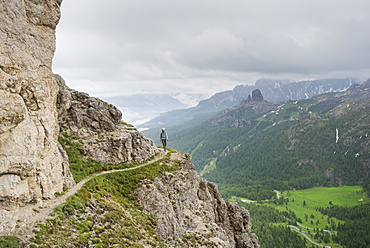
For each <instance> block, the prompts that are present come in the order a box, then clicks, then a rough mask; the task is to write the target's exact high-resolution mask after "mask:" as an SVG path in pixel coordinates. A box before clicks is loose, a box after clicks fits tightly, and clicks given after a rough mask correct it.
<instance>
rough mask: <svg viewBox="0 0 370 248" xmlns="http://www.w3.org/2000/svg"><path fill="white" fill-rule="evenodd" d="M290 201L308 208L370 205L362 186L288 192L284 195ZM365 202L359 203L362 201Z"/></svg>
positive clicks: (317, 188)
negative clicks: (304, 203) (304, 204)
mask: <svg viewBox="0 0 370 248" xmlns="http://www.w3.org/2000/svg"><path fill="white" fill-rule="evenodd" d="M283 196H284V197H287V198H289V200H290V201H292V200H293V199H294V202H295V203H298V204H303V201H305V202H306V208H316V207H328V206H330V204H329V203H330V202H331V204H332V205H338V206H348V207H353V206H357V205H360V204H362V203H369V202H370V200H369V198H368V197H367V196H365V195H364V194H363V190H362V187H361V186H342V187H330V188H329V187H316V188H311V189H305V190H294V191H288V192H286V193H284V194H283ZM361 198H362V199H363V200H364V201H363V202H361V201H359V200H360V199H361Z"/></svg>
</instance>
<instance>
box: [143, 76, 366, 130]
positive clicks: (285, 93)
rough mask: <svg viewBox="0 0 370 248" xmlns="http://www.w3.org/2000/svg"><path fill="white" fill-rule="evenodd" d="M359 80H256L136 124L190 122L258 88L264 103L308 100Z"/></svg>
mask: <svg viewBox="0 0 370 248" xmlns="http://www.w3.org/2000/svg"><path fill="white" fill-rule="evenodd" d="M361 82H362V81H361V80H360V79H356V78H344V79H320V80H313V81H299V82H295V81H289V80H270V79H260V80H257V81H256V83H255V85H238V86H236V87H235V88H234V89H233V90H229V91H223V92H219V93H216V94H214V95H213V96H212V97H210V98H209V99H206V100H203V101H201V102H199V104H198V105H197V106H196V107H192V108H186V109H177V110H172V111H169V112H166V113H162V114H161V115H160V116H158V117H156V118H154V119H152V120H150V121H148V122H145V123H143V124H140V125H138V127H139V128H145V129H148V128H155V127H159V126H167V125H169V124H174V123H178V122H182V121H185V120H189V119H192V118H193V117H194V116H196V115H199V114H204V113H211V112H217V111H220V110H223V109H227V108H230V107H233V106H237V105H239V104H240V103H241V102H242V101H243V100H245V99H246V98H247V97H248V95H250V94H251V92H252V91H253V90H255V89H259V90H260V91H261V92H262V94H263V97H264V99H265V100H267V101H269V102H278V101H286V100H298V99H308V98H310V97H312V96H314V95H318V94H322V93H327V92H337V91H344V90H346V89H348V88H349V87H350V86H351V85H353V84H359V83H361Z"/></svg>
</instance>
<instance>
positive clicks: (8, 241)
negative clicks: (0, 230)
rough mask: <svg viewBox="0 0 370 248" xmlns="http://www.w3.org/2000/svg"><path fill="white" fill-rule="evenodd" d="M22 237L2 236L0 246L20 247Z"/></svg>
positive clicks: (8, 247)
mask: <svg viewBox="0 0 370 248" xmlns="http://www.w3.org/2000/svg"><path fill="white" fill-rule="evenodd" d="M20 241H21V239H19V238H17V237H13V236H0V247H7V248H18V247H19V242H20Z"/></svg>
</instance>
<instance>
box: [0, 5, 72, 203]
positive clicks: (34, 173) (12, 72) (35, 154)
mask: <svg viewBox="0 0 370 248" xmlns="http://www.w3.org/2000/svg"><path fill="white" fill-rule="evenodd" d="M60 3H61V1H56V0H50V1H30V0H13V1H1V2H0V9H1V15H0V23H1V25H0V40H1V43H0V50H1V53H0V205H1V208H3V209H5V208H6V209H11V208H13V207H15V206H18V205H23V204H25V203H27V202H29V201H31V200H36V201H38V200H41V199H49V198H53V197H54V194H55V193H56V192H62V191H63V186H70V185H72V184H73V178H71V174H70V172H69V168H68V166H67V164H66V163H68V162H67V161H65V160H64V158H63V154H62V152H61V150H59V149H58V140H57V138H58V134H59V131H58V129H59V127H58V120H57V109H56V106H55V102H56V97H57V92H58V86H57V84H56V81H55V79H54V76H53V73H52V69H51V65H52V58H53V56H54V51H55V27H56V25H57V23H58V21H59V18H60V9H59V5H60Z"/></svg>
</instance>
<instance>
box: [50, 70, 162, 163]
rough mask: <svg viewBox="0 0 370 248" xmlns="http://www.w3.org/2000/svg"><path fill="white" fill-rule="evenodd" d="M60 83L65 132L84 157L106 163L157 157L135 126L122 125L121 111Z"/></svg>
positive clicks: (59, 100) (62, 119) (151, 146)
mask: <svg viewBox="0 0 370 248" xmlns="http://www.w3.org/2000/svg"><path fill="white" fill-rule="evenodd" d="M56 78H57V79H58V81H59V85H60V88H59V94H58V101H57V105H58V111H59V115H60V116H59V120H60V123H61V125H62V126H63V127H64V128H65V129H66V130H64V129H63V128H62V130H61V131H62V132H72V133H73V134H75V135H76V140H78V141H79V142H80V143H81V149H82V151H83V155H84V156H85V157H90V158H94V159H96V160H99V161H101V162H103V163H109V164H118V163H123V162H132V161H137V162H142V161H144V160H147V159H148V158H150V157H152V156H154V155H155V153H156V152H157V147H156V146H155V145H154V142H153V141H152V140H151V139H148V138H145V137H144V136H143V135H142V134H141V133H140V132H139V131H137V130H136V129H135V128H134V127H133V126H132V125H129V124H127V123H124V122H123V121H122V113H121V111H120V110H119V109H118V108H116V107H115V106H113V105H112V104H109V103H107V102H105V101H102V100H100V99H98V98H95V97H90V96H89V95H88V94H86V93H83V92H78V91H74V90H71V89H69V88H68V87H67V86H66V84H65V82H64V80H63V79H62V78H61V77H60V76H59V75H56Z"/></svg>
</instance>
